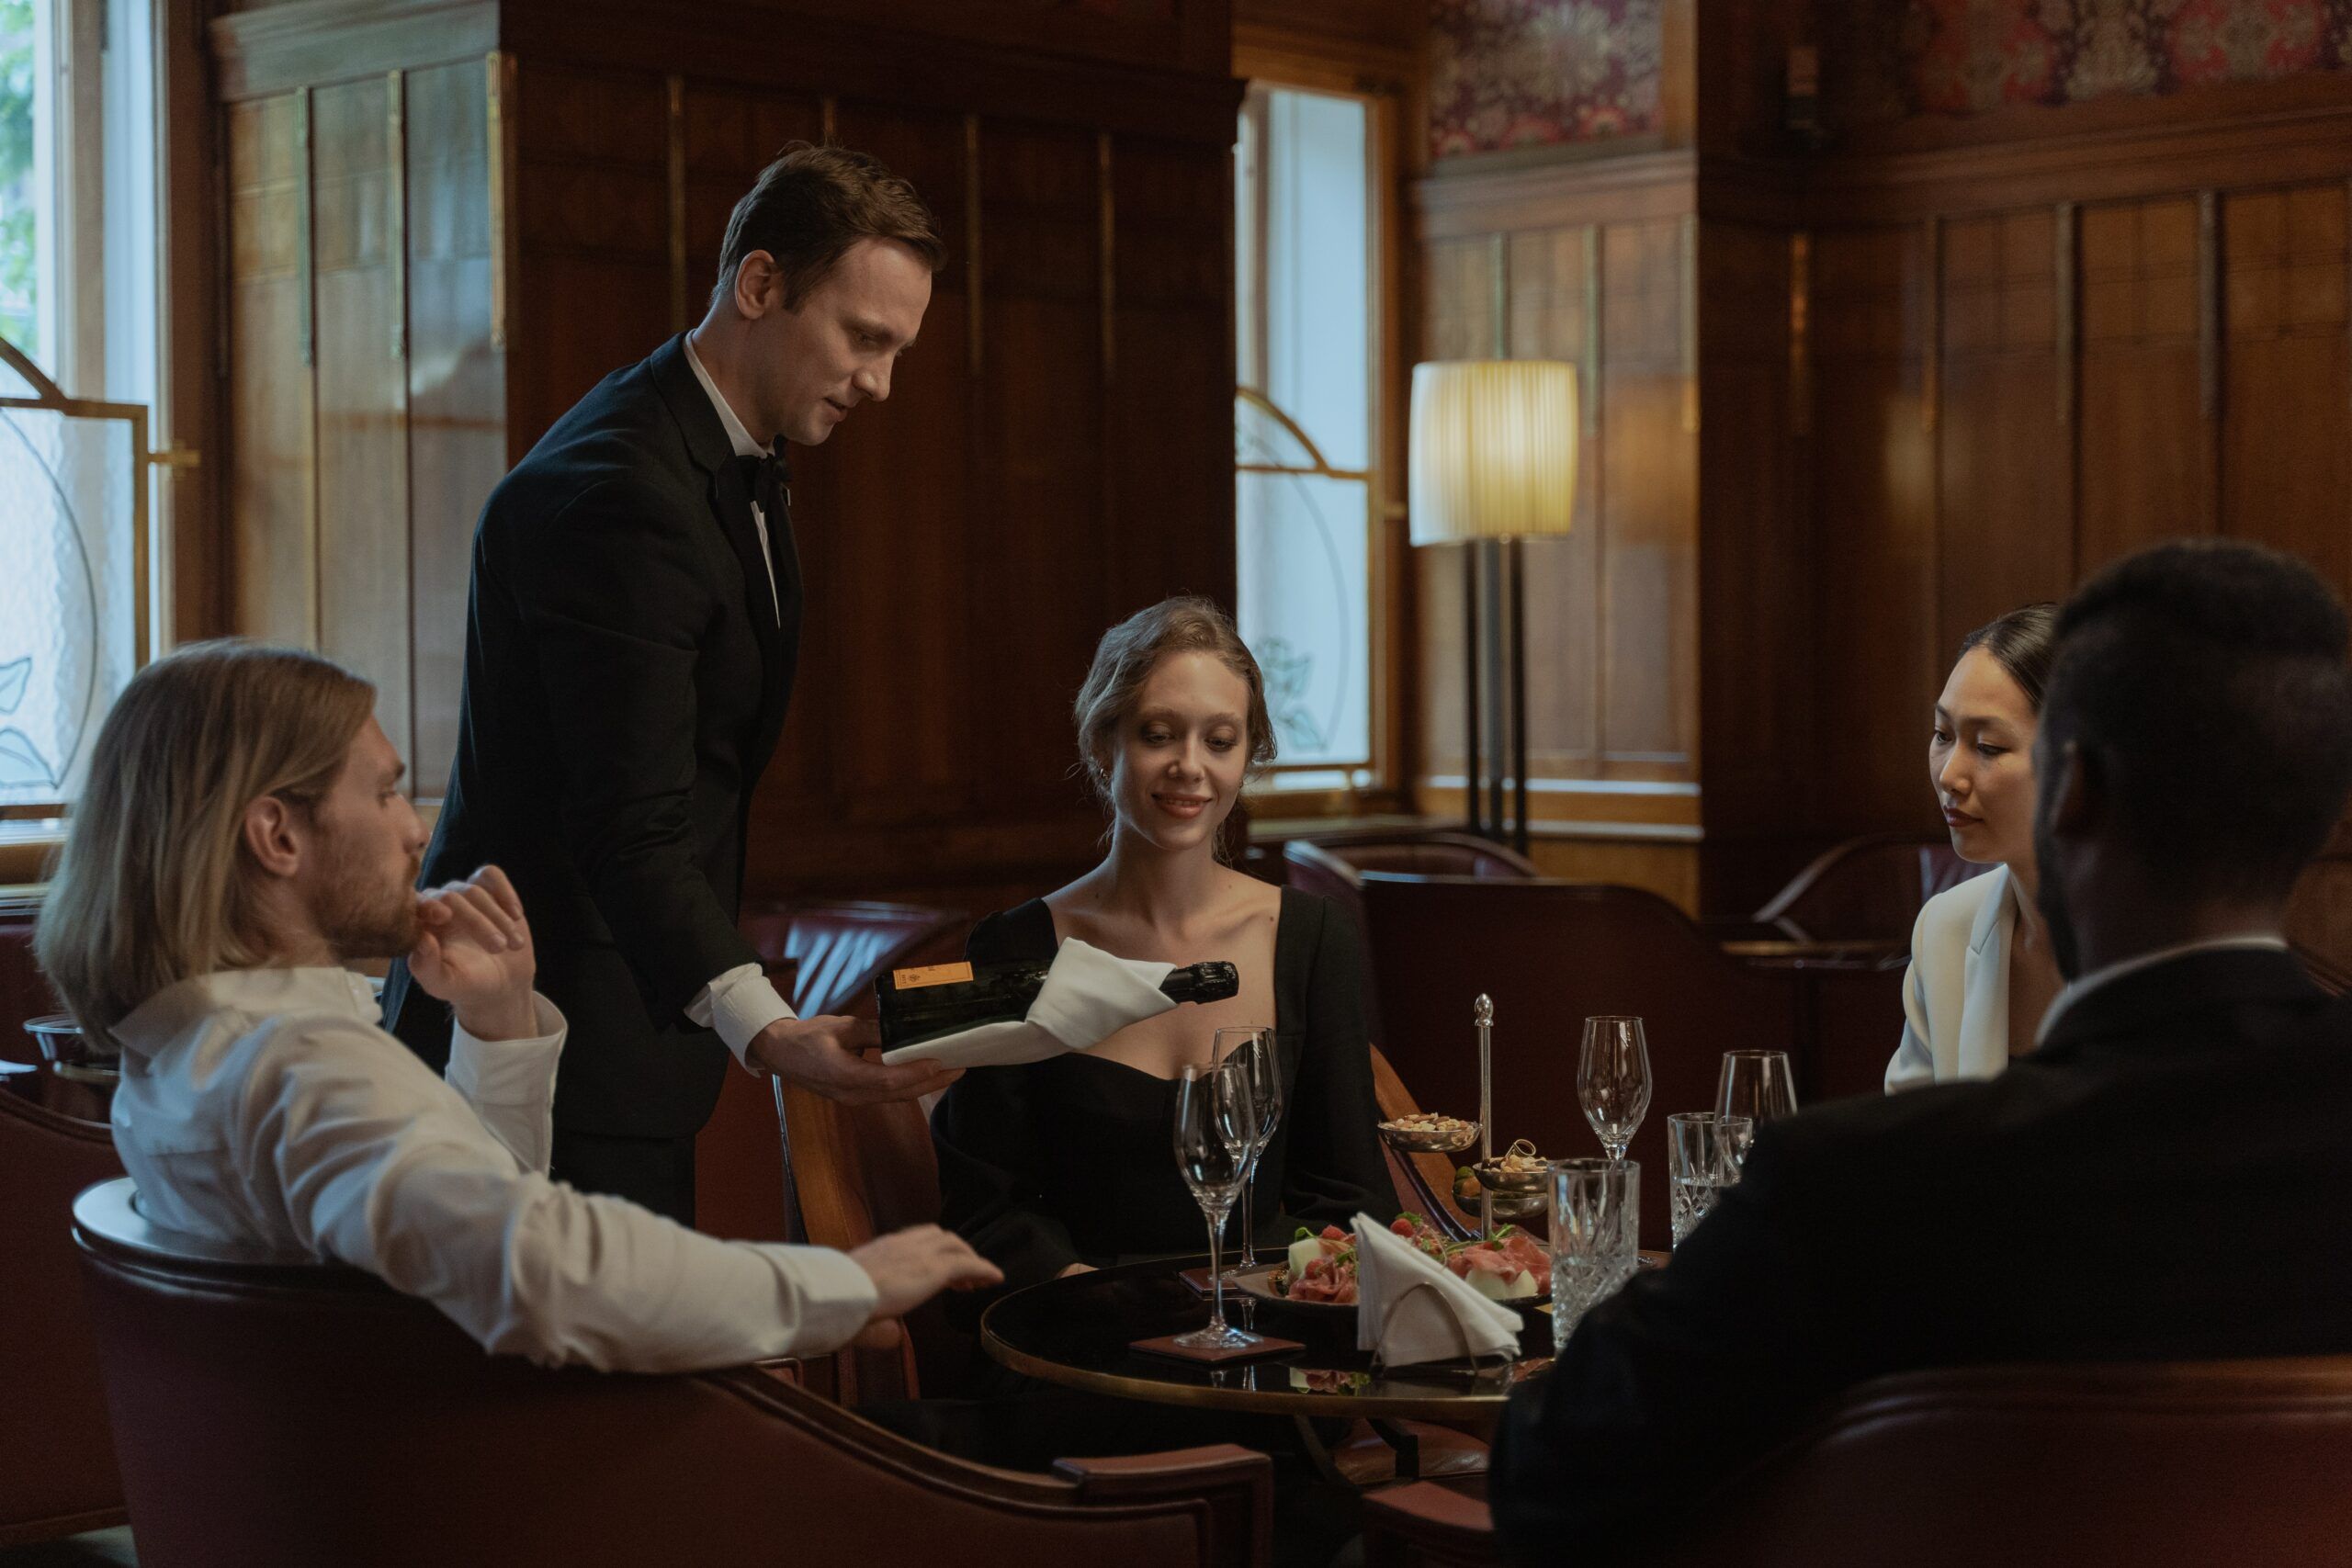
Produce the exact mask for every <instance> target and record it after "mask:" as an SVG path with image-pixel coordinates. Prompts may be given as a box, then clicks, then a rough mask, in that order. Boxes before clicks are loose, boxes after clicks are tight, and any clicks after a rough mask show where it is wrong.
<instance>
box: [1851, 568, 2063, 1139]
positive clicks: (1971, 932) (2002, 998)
mask: <svg viewBox="0 0 2352 1568" xmlns="http://www.w3.org/2000/svg"><path fill="white" fill-rule="evenodd" d="M2056 622H2057V609H2056V607H2055V606H2054V605H2051V604H2028V605H2026V606H2024V607H2023V608H2022V609H2017V610H2012V611H2010V612H2009V613H2008V614H2007V615H2003V616H2002V617H2001V618H2000V619H1998V620H1996V621H1994V622H1991V623H1990V624H1988V625H1986V626H1979V627H1977V628H1976V630H1974V631H1973V632H1971V633H1969V634H1968V636H1967V637H1966V638H1965V639H1963V640H1962V643H1961V645H1960V661H1959V662H1958V663H1957V664H1954V665H1953V666H1952V670H1951V679H1949V680H1947V681H1946V682H1944V690H1943V695H1942V696H1940V697H1939V698H1938V699H1937V700H1936V711H1935V729H1934V732H1933V735H1932V736H1931V738H1930V739H1929V740H1928V777H1929V778H1931V779H1932V780H1933V781H1934V782H1935V786H1936V799H1937V801H1938V803H1939V804H1940V805H1941V806H1942V807H1943V813H1944V823H1945V825H1946V826H1947V827H1948V828H1950V829H1951V847H1952V850H1953V851H1954V852H1956V853H1957V854H1958V855H1959V856H1960V857H1961V859H1962V860H1966V861H1973V862H1975V863H1978V864H1980V865H1984V864H1990V865H1992V866H1994V867H1995V869H1994V870H1993V871H1992V872H1991V873H1989V874H1986V875H1983V876H1977V877H1972V878H1971V879H1969V880H1968V881H1966V882H1963V883H1962V884H1961V885H1960V886H1957V887H1953V888H1949V889H1947V890H1945V891H1944V892H1941V893H1939V894H1937V895H1936V896H1935V897H1933V898H1930V899H1928V905H1927V908H1923V909H1921V910H1920V911H1919V919H1918V923H1917V924H1916V925H1915V926H1913V928H1912V930H1911V969H1910V972H1909V973H1908V974H1907V975H1906V976H1904V981H1903V1014H1904V1027H1903V1043H1902V1044H1901V1045H1899V1046H1897V1047H1896V1048H1895V1052H1894V1060H1893V1061H1891V1062H1889V1063H1888V1064H1887V1066H1886V1088H1887V1091H1888V1092H1889V1093H1893V1092H1894V1090H1896V1089H1909V1088H1912V1087H1914V1086H1916V1085H1918V1084H1925V1083H1950V1082H1952V1081H1953V1080H1955V1079H1959V1078H1989V1077H1995V1076H1996V1075H1998V1074H1999V1073H2000V1071H2001V1070H2002V1069H2003V1068H2004V1067H2006V1066H2008V1065H2009V1058H2010V1057H2012V1056H2021V1055H2025V1054H2026V1053H2027V1052H2029V1051H2030V1050H2032V1049H2033V1043H2034V1036H2035V1034H2036V1032H2038V1031H2039V1030H2040V1028H2041V1015H2042V1013H2043V1012H2044V1011H2045V1010H2048V1008H2049V1006H2050V1000H2051V998H2052V997H2054V996H2056V995H2057V994H2058V988H2059V985H2060V979H2059V975H2058V964H2057V961H2056V959H2055V958H2054V957H2053V956H2052V953H2051V950H2050V931H2049V927H2048V926H2047V925H2046V924H2045V923H2044V921H2043V919H2042V917H2041V909H2040V908H2038V907H2037V906H2036V904H2035V903H2034V896H2035V890H2036V887H2037V886H2038V883H2037V879H2036V876H2035V872H2034V861H2033V738H2034V733H2035V731H2036V730H2037V729H2038V728H2040V723H2041V690H2042V685H2043V683H2044V682H2046V681H2047V680H2048V678H2049V675H2050V660H2051V635H2052V628H2053V627H2054V626H2055V625H2056Z"/></svg>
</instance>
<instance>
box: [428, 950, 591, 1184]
mask: <svg viewBox="0 0 2352 1568" xmlns="http://www.w3.org/2000/svg"><path fill="white" fill-rule="evenodd" d="M531 1007H532V1009H533V1011H534V1014H535V1017H536V1020H537V1029H538V1032H537V1034H535V1035H532V1036H531V1037H530V1038H528V1039H525V1040H477V1039H475V1038H474V1037H473V1036H472V1035H471V1034H469V1033H467V1032H466V1029H465V1026H464V1025H463V1024H459V1023H452V1024H450V1026H449V1070H448V1073H447V1077H448V1080H449V1087H450V1088H451V1089H456V1090H457V1091H458V1094H460V1095H462V1096H463V1097H464V1098H465V1101H466V1103H467V1104H469V1105H470V1106H472V1107H473V1108H474V1114H475V1115H477V1116H479V1117H481V1124H482V1126H483V1127H484V1128H485V1129H486V1130H487V1131H488V1132H489V1134H490V1135H491V1136H492V1137H493V1138H496V1139H497V1140H498V1141H499V1142H500V1143H501V1144H503V1145H505V1147H506V1152H507V1153H509V1154H511V1155H513V1156H515V1163H516V1164H517V1165H519V1166H521V1167H522V1168H524V1169H525V1170H536V1171H537V1172H538V1173H539V1174H540V1175H542V1176H544V1175H546V1174H547V1168H548V1159H549V1157H550V1156H552V1155H553V1153H554V1148H555V1065H556V1062H557V1060H558V1059H559V1058H560V1057H561V1056H562V1055H563V1037H564V1031H565V1024H564V1021H563V1014H562V1013H561V1012H560V1011H558V1010H557V1009H556V1005H555V1004H554V1003H553V1002H551V1001H549V1000H548V999H547V998H545V997H543V996H540V995H539V994H538V993H537V992H536V991H534V992H533V993H532V994H531Z"/></svg>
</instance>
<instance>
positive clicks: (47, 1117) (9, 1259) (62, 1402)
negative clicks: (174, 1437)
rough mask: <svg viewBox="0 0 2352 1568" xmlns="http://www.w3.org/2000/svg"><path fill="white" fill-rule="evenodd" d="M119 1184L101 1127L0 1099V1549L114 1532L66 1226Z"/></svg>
mask: <svg viewBox="0 0 2352 1568" xmlns="http://www.w3.org/2000/svg"><path fill="white" fill-rule="evenodd" d="M121 1174H122V1162H121V1161H120V1160H119V1159H118V1158H116V1157H115V1152H114V1135H113V1134H111V1133H110V1132H109V1131H108V1130H107V1128H106V1127H105V1126H104V1125H102V1124H100V1123H96V1122H83V1121H79V1120H76V1119H75V1118H74V1117H70V1116H64V1115H61V1114H60V1113H58V1112H57V1111H51V1110H49V1109H48V1108H46V1107H44V1106H40V1105H37V1104H34V1103H32V1102H30V1101H28V1100H23V1099H20V1098H18V1097H17V1096H16V1095H13V1094H5V1093H0V1279H5V1280H6V1285H5V1287H0V1347H5V1348H6V1352H7V1356H8V1363H9V1367H8V1381H7V1391H6V1394H5V1395H0V1404H5V1405H6V1408H7V1416H6V1418H5V1419H0V1546H10V1545H16V1544H17V1543H20V1542H24V1541H32V1540H49V1539H51V1538H52V1537H55V1536H62V1535H72V1534H74V1532H76V1531H78V1530H86V1529H100V1528H102V1527H104V1526H107V1525H114V1524H119V1523H121V1522H122V1518H123V1511H122V1481H121V1478H120V1477H119V1475H118V1474H117V1473H116V1472H115V1462H114V1439H113V1438H112V1436H111V1435H110V1434H109V1433H108V1431H107V1408H106V1395H105V1392H104V1390H103V1389H102V1388H101V1387H100V1386H99V1382H98V1352H97V1346H96V1343H95V1342H94V1341H93V1340H92V1339H91V1337H90V1327H89V1324H88V1321H87V1320H86V1319H85V1316H84V1314H83V1310H82V1290H81V1284H80V1281H79V1280H77V1279H76V1278H75V1274H74V1246H73V1243H72V1241H71V1240H70V1239H69V1225H68V1218H69V1216H70V1215H71V1213H72V1211H73V1206H74V1194H75V1193H76V1192H79V1191H81V1190H83V1189H84V1188H85V1187H87V1186H89V1185H90V1184H91V1183H92V1182H96V1181H105V1180H107V1179H110V1178H113V1177H119V1176H120V1175H121Z"/></svg>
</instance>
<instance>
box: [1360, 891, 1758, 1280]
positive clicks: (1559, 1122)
mask: <svg viewBox="0 0 2352 1568" xmlns="http://www.w3.org/2000/svg"><path fill="white" fill-rule="evenodd" d="M1360 887H1361V891H1362V893H1363V903H1364V915H1365V935H1366V940H1367V943H1368V946H1369V948H1370V951H1371V955H1372V969H1373V973H1374V974H1375V975H1377V976H1380V986H1381V996H1382V1000H1383V1005H1384V1007H1385V1016H1386V1020H1387V1032H1386V1033H1385V1034H1384V1035H1382V1036H1381V1037H1380V1041H1381V1048H1382V1049H1383V1050H1384V1051H1385V1052H1386V1053H1387V1055H1388V1059H1389V1060H1390V1061H1391V1062H1392V1063H1394V1064H1395V1066H1396V1070H1397V1076H1398V1077H1400V1078H1402V1079H1404V1080H1405V1081H1406V1082H1408V1083H1410V1084H1411V1085H1412V1086H1413V1090H1414V1092H1415V1094H1417V1095H1418V1096H1419V1097H1420V1099H1421V1100H1422V1103H1423V1104H1424V1105H1426V1106H1427V1107H1428V1108H1429V1109H1430V1110H1432V1111H1442V1112H1444V1113H1446V1114H1448V1115H1452V1116H1462V1117H1475V1116H1476V1115H1477V1113H1478V1053H1477V1047H1476V1033H1475V1032H1474V1031H1473V1029H1472V1025H1471V1004H1472V1002H1473V1001H1474V1000H1475V999H1476V997H1477V996H1478V994H1479V993H1480V992H1482V991H1483V992H1485V993H1487V995H1489V996H1491V997H1493V998H1494V1001H1495V1052H1494V1070H1495V1100H1494V1103H1495V1108H1496V1112H1495V1119H1496V1123H1497V1125H1496V1128H1495V1141H1496V1145H1497V1146H1498V1148H1499V1147H1501V1146H1503V1145H1508V1144H1509V1143H1510V1141H1511V1140H1512V1139H1514V1138H1522V1137H1523V1138H1529V1139H1532V1140H1533V1141H1534V1143H1535V1145H1536V1146H1537V1147H1538V1148H1540V1149H1541V1150H1542V1151H1543V1152H1544V1154H1545V1155H1546V1156H1550V1157H1552V1158H1555V1159H1557V1158H1563V1157H1566V1156H1570V1155H1579V1154H1588V1155H1589V1154H1597V1153H1599V1152H1600V1146H1599V1143H1598V1141H1597V1140H1596V1139H1595V1138H1594V1137H1593V1134H1592V1130H1591V1128H1590V1127H1589V1125H1588V1124H1587V1123H1586V1122H1585V1118H1584V1108H1583V1106H1582V1105H1581V1104H1580V1103H1579V1102H1578V1100H1577V1050H1578V1047H1579V1045H1580V1043H1581V1041H1582V1037H1583V1027H1584V1021H1585V1019H1586V1018H1587V1017H1589V1016H1590V1015H1592V1014H1595V1013H1634V1014H1637V1015H1639V1016H1640V1017H1641V1018H1642V1019H1643V1020H1644V1021H1645V1025H1646V1028H1645V1034H1646V1036H1647V1039H1648V1043H1649V1057H1650V1077H1651V1085H1652V1092H1651V1096H1650V1105H1649V1111H1648V1113H1647V1114H1646V1115H1645V1117H1644V1118H1643V1120H1642V1124H1641V1128H1640V1130H1639V1131H1638V1132H1637V1133H1636V1134H1635V1135H1634V1144H1633V1148H1632V1151H1631V1157H1632V1158H1634V1160H1636V1161H1638V1162H1640V1164H1641V1167H1642V1245H1643V1246H1644V1247H1653V1248H1658V1249H1663V1248H1665V1247H1667V1246H1668V1242H1669V1240H1670V1232H1669V1228H1668V1223H1667V1177H1666V1118H1667V1116H1668V1113H1670V1112H1673V1111H1704V1110H1707V1109H1709V1108H1711V1107H1712V1106H1713V1104H1714V1098H1715V1082H1716V1077H1717V1074H1718V1072H1719V1071H1720V1069H1721V1067H1722V1064H1723V1054H1724V1052H1725V1051H1729V1050H1734V1049H1738V1048H1755V1049H1759V1050H1786V1051H1790V1052H1792V1054H1794V1055H1796V1056H1798V1057H1800V1058H1801V1057H1802V1055H1803V1052H1802V1049H1801V1043H1800V1042H1799V1040H1798V1039H1797V1029H1796V1019H1797V1013H1796V989H1795V987H1794V986H1793V985H1792V983H1791V981H1790V979H1789V977H1788V976H1786V975H1781V974H1773V973H1770V972H1767V971H1761V970H1756V969H1750V968H1748V967H1747V966H1746V965H1743V964H1736V963H1734V962H1732V961H1731V960H1730V959H1727V958H1725V957H1724V955H1723V953H1722V951H1721V950H1720V949H1719V948H1718V947H1717V946H1716V945H1715V943H1714V942H1712V941H1710V940H1709V939H1708V938H1707V936H1706V935H1705V934H1704V933H1702V931H1700V930H1699V929H1698V928H1697V927H1696V926H1693V925H1692V924H1691V921H1690V920H1689V919H1686V918H1684V916H1683V914H1682V912H1681V911H1680V910H1679V909H1677V908H1675V907H1674V906H1673V905H1671V904H1669V903H1668V902H1667V901H1666V900H1665V899H1663V898H1659V897H1656V896H1655V895H1653V894H1649V893H1645V892H1642V891H1640V890H1639V889H1637V888H1632V887H1617V886H1608V885H1605V884H1598V883H1572V882H1556V881H1552V880H1549V879H1531V880H1521V881H1496V880H1491V879H1486V878H1475V877H1463V876H1430V877H1421V876H1392V875H1387V874H1382V873H1379V872H1368V873H1365V874H1363V877H1362V879H1361V882H1360ZM1795 1065H1796V1066H1797V1067H1798V1070H1799V1072H1800V1075H1802V1073H1803V1070H1804V1064H1803V1062H1802V1060H1801V1059H1800V1060H1798V1061H1797V1062H1796V1063H1795Z"/></svg>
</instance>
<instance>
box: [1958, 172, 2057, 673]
mask: <svg viewBox="0 0 2352 1568" xmlns="http://www.w3.org/2000/svg"><path fill="white" fill-rule="evenodd" d="M2057 228H2058V219H2057V214H2056V212H2055V210H2054V209H2050V208H2030V209H2025V210H2023V211H2017V212H2008V213H2002V214H1999V215H1996V216H1987V217H1982V218H1964V219H1956V220H1952V221H1951V222H1950V223H1947V224H1945V225H1944V229H1943V246H1942V250H1943V256H1942V275H1941V276H1940V277H1939V279H1938V280H1937V282H1938V287H1939V290H1940V295H1941V300H1942V308H1941V310H1940V311H1939V316H1940V321H1941V326H1942V333H1943V336H1942V343H1941V348H1940V352H1939V354H1938V355H1937V356H1936V363H1937V367H1938V370H1939V374H1940V376H1941V387H1940V390H1939V397H1938V400H1937V430H1936V439H1937V441H1938V443H1939V461H1938V463H1937V466H1936V467H1937V485H1938V495H1937V506H1936V561H1937V572H1936V621H1935V646H1936V648H1937V649H1939V652H1940V656H1941V657H1942V658H1943V659H1945V660H1950V659H1951V650H1952V649H1955V648H1956V647H1958V646H1959V642H1960V639H1961V637H1963V636H1965V635H1966V634H1967V633H1968V632H1969V631H1970V630H1971V629H1973V627H1976V626H1982V625H1983V624H1985V622H1986V621H1989V620H1991V619H1992V618H1993V617H1994V616H1996V615H2001V614H2003V613H2004V612H2006V611H2008V610H2012V609H2015V608H2016V607H2017V606H2018V605H2019V604H2030V603H2032V602H2034V601H2036V600H2040V599H2057V598H2063V597H2064V595H2065V592H2066V590H2067V588H2068V586H2069V585H2070V583H2071V581H2072V579H2073V575H2074V504H2073V502H2074V475H2073V471H2072V459H2073V442H2072V439H2071V435H2072V432H2071V431H2070V430H2069V429H2068V427H2067V425H2066V423H2064V421H2063V420H2062V419H2061V417H2060V411H2059V406H2058V393H2059V388H2060V382H2061V377H2062V373H2061V370H2060V366H2059V352H2058V343H2057V330H2058V294H2059V288H2058V272H2057Z"/></svg>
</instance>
